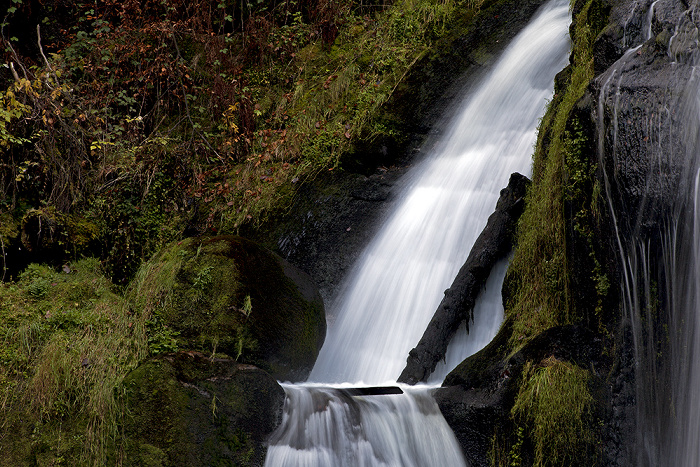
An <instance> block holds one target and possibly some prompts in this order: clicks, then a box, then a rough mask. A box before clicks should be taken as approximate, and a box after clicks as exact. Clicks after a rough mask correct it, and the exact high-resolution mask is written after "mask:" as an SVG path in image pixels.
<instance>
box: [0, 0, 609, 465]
mask: <svg viewBox="0 0 700 467" xmlns="http://www.w3.org/2000/svg"><path fill="white" fill-rule="evenodd" d="M481 3H482V2H481V1H478V0H476V1H475V0H395V1H394V2H393V4H389V3H384V2H376V1H374V0H369V1H366V0H363V1H359V2H357V1H340V0H314V1H312V2H301V1H299V0H296V1H295V0H285V1H282V0H258V1H256V2H232V1H230V0H197V1H194V2H192V1H184V0H167V1H166V0H152V1H148V2H122V1H116V0H106V1H103V2H97V3H89V2H81V1H79V0H71V1H63V0H60V1H59V0H44V1H39V0H13V1H12V4H11V6H10V7H8V9H7V10H6V12H0V13H3V14H2V18H3V19H2V23H1V24H0V29H1V31H0V32H2V38H1V40H2V52H1V53H2V54H3V63H4V66H3V68H2V69H0V152H1V154H0V249H1V250H2V256H1V258H2V263H3V264H2V266H3V267H2V278H3V279H2V280H3V281H5V280H10V279H12V280H14V282H0V337H1V338H2V339H3V345H2V346H1V347H0V359H1V361H2V364H1V365H0V450H1V451H2V452H3V456H2V457H3V459H1V460H0V465H23V464H25V463H26V460H27V459H32V462H34V463H37V464H43V463H53V464H57V465H59V464H67V465H104V464H105V462H106V460H107V458H108V457H109V456H111V454H110V452H111V453H114V452H115V450H117V447H118V443H119V436H120V434H119V432H118V428H119V427H120V426H121V423H122V419H121V417H122V415H123V401H122V396H123V394H124V393H123V389H124V388H123V386H122V381H123V379H124V378H125V376H126V375H127V373H128V372H129V371H130V370H131V369H133V368H134V367H135V366H136V365H137V364H138V363H139V362H142V361H143V360H144V359H145V358H146V357H147V356H148V355H157V354H162V353H167V352H171V351H174V350H177V349H180V348H188V349H189V348H196V349H198V350H200V351H202V352H206V353H207V354H210V355H212V356H213V355H215V354H216V353H217V352H218V353H226V354H228V355H229V356H231V357H233V358H235V359H239V360H240V361H246V362H255V363H258V362H260V361H262V357H261V355H262V354H261V353H260V352H262V350H261V345H262V347H264V346H265V344H266V343H261V342H259V341H258V339H257V338H256V337H255V336H254V335H255V332H256V330H255V329H254V319H253V316H254V315H255V312H256V311H257V310H259V306H260V305H259V298H260V297H259V295H258V296H256V294H255V293H254V292H251V291H249V290H244V287H242V285H241V284H242V279H241V276H240V275H239V272H240V271H239V270H238V269H237V267H238V263H237V261H234V260H231V261H228V260H227V259H225V258H224V259H222V261H223V262H222V263H217V264H214V265H213V264H210V263H208V262H206V261H204V260H203V258H204V255H205V254H217V252H216V251H208V250H207V249H211V248H216V245H204V246H202V244H201V243H197V242H196V241H193V240H185V241H184V243H178V242H181V241H182V239H183V238H185V237H188V236H190V235H193V234H201V233H235V232H237V231H238V230H239V229H241V228H242V227H243V226H247V225H253V226H256V225H259V224H260V223H262V222H264V221H265V220H266V219H267V218H268V217H269V216H272V215H274V214H276V213H279V212H281V211H284V209H285V208H286V207H287V206H288V205H289V204H290V202H291V200H292V199H293V197H294V194H295V191H296V189H297V188H298V187H299V185H300V184H302V183H303V182H304V181H305V180H308V179H312V178H314V177H316V176H317V175H318V174H320V173H323V172H324V171H333V170H335V171H337V170H342V168H343V164H344V163H346V161H347V160H348V158H349V155H351V154H352V152H353V151H355V150H356V148H357V147H359V146H358V145H360V144H361V143H366V142H367V141H371V140H373V139H375V138H382V137H391V138H395V139H401V138H402V137H404V135H402V134H401V129H400V128H397V127H394V126H392V124H391V123H390V122H388V121H387V120H386V119H381V118H379V117H378V115H379V114H380V112H381V111H382V110H383V106H384V105H385V104H386V103H387V102H388V101H389V99H390V98H391V97H392V95H393V93H394V92H395V91H396V90H397V88H398V87H399V86H400V85H401V84H402V80H404V79H405V77H406V76H407V74H408V73H409V72H410V71H411V69H412V66H414V65H415V64H416V63H417V62H418V61H419V60H420V59H421V58H422V57H423V56H424V55H425V54H426V53H427V52H428V51H429V50H430V47H431V46H432V45H433V44H434V43H435V41H436V40H438V39H440V38H441V37H442V36H443V35H444V34H446V31H449V27H450V25H451V22H452V21H453V20H454V17H455V15H456V14H457V12H458V11H459V10H460V9H464V8H474V9H477V8H479V7H480V6H481ZM579 3H581V5H582V8H579V9H577V15H576V23H575V28H574V31H575V34H574V36H573V52H574V53H573V63H572V65H571V67H570V69H569V70H568V71H569V75H568V76H567V77H566V83H565V86H561V89H560V91H561V92H560V93H559V94H558V95H557V96H555V98H554V100H553V101H552V102H551V103H550V106H549V109H548V112H547V114H546V115H545V117H544V118H543V120H542V123H541V128H540V132H539V140H538V144H537V148H536V154H535V161H534V167H533V179H534V180H533V181H534V183H533V185H532V188H531V191H530V193H529V194H528V204H527V209H526V211H525V213H524V214H523V217H522V220H521V222H520V225H519V229H518V247H517V250H516V253H515V257H514V259H513V262H512V264H511V268H510V271H509V274H508V282H509V289H510V290H512V291H513V293H512V294H511V296H510V300H509V302H508V303H507V304H506V305H507V306H506V313H507V316H508V318H509V320H508V322H509V323H511V325H512V329H513V331H512V334H511V335H510V341H509V343H508V347H509V349H510V350H511V351H515V350H517V349H518V348H521V347H522V346H523V345H525V343H527V342H528V341H529V340H530V339H531V338H532V337H534V336H535V335H537V334H538V333H540V332H541V331H543V330H545V329H547V328H550V327H552V326H555V325H559V324H566V323H576V322H581V321H586V322H587V323H589V324H590V323H591V322H592V321H595V324H596V325H598V326H599V327H600V329H599V330H603V326H604V319H602V318H601V316H602V314H603V303H604V301H605V297H606V296H607V294H608V289H609V282H608V279H607V277H606V275H605V272H604V269H603V267H602V266H601V262H600V259H598V258H599V256H598V253H596V249H595V245H593V243H592V241H591V235H592V233H591V232H592V222H594V221H595V218H596V215H597V214H596V213H597V211H598V210H597V204H596V203H597V195H595V193H596V188H595V186H594V183H593V181H592V180H593V166H592V164H591V160H590V157H589V156H590V154H589V153H588V152H589V151H590V140H589V134H588V133H587V129H586V128H585V122H582V121H581V119H580V118H578V116H577V115H576V111H575V107H576V102H577V101H578V100H579V99H580V98H581V97H582V96H583V95H584V92H585V89H586V86H587V85H588V83H589V81H590V79H591V78H592V77H593V58H592V42H593V40H594V38H595V37H596V35H597V34H598V32H599V31H600V28H602V26H603V23H604V18H605V8H604V7H603V5H602V3H603V2H600V1H598V0H587V1H585V2H583V1H582V2H579ZM581 5H579V6H581ZM37 25H39V26H38V27H37ZM598 190H599V187H598ZM591 193H593V195H592V196H591V195H590V194H591ZM565 225H573V226H574V227H573V229H574V230H575V232H576V235H577V236H578V237H577V238H578V240H577V241H583V242H584V243H585V244H586V245H588V248H589V250H590V264H589V267H588V269H586V272H585V273H586V274H588V278H587V279H589V280H590V281H592V283H593V284H594V285H593V288H594V290H595V296H596V298H595V313H596V319H597V321H596V320H592V318H591V317H590V316H589V315H588V314H587V310H586V309H585V307H582V306H581V304H580V303H579V302H578V301H577V300H576V299H575V297H574V292H573V289H574V286H573V285H572V284H574V282H575V281H576V278H575V277H574V275H575V274H574V273H573V272H572V269H573V266H572V265H571V264H569V263H568V262H567V261H568V260H567V251H568V249H569V248H570V247H571V242H572V235H571V233H570V232H568V231H567V230H566V229H565ZM37 226H42V228H37ZM581 239H582V240H581ZM165 245H170V246H169V247H168V248H163V247H164V246H165ZM11 246H12V247H13V248H12V251H17V248H14V247H18V246H22V247H23V248H24V249H25V251H26V250H29V253H30V254H31V255H33V256H31V255H30V256H28V257H27V258H25V259H26V261H32V260H37V259H41V261H48V262H50V263H51V264H50V265H42V266H39V265H36V264H32V265H30V266H29V267H28V268H27V269H26V270H25V271H24V272H20V270H21V269H22V267H21V266H23V265H24V262H22V261H19V262H18V263H17V264H18V265H19V266H17V264H14V263H11V262H10V261H9V260H7V259H6V258H8V256H6V253H5V252H6V251H10V247H11ZM156 252H158V253H157V255H156V256H155V257H154V258H153V260H152V261H150V262H148V263H146V264H143V263H144V260H146V259H148V258H150V257H151V256H152V255H153V254H154V253H156ZM86 255H87V256H95V257H96V258H97V259H79V258H81V257H83V256H86ZM229 259H230V258H229ZM217 268H222V269H217ZM224 269H225V271H224ZM222 283H226V284H227V285H230V286H231V287H230V289H228V288H227V289H225V290H226V293H228V295H229V296H228V298H225V297H223V296H222V295H215V294H209V293H208V291H210V290H212V289H217V290H221V289H222V287H221V285H222ZM115 284H116V285H117V286H115ZM129 284H130V285H129ZM183 284H185V285H187V287H185V286H183ZM224 295H226V294H224ZM173 303H177V305H178V306H177V307H173V306H171V305H172V304H173ZM182 303H186V304H187V306H185V307H182V306H180V305H182ZM224 309H226V310H228V311H230V309H235V310H237V311H238V314H234V315H233V316H234V317H235V319H233V321H231V322H224V321H216V320H217V319H219V318H220V317H221V316H224V315H225V314H220V313H218V312H219V311H221V310H224ZM226 316H228V317H229V318H231V316H232V315H230V314H229V315H226ZM221 319H224V318H221ZM273 324H274V323H273ZM313 324H314V323H313V322H312V321H307V322H305V323H301V324H299V326H298V328H297V329H295V330H294V332H295V333H297V334H295V336H296V340H297V341H298V342H299V343H300V344H301V345H302V346H305V347H308V348H311V347H312V346H314V345H316V341H315V338H314V335H313V333H311V332H309V329H311V328H313ZM270 327H271V328H274V326H270ZM212 330H213V331H212ZM209 331H211V332H209ZM270 370H271V371H273V370H277V371H280V372H281V371H284V368H279V367H277V368H276V369H275V368H272V367H271V368H270ZM589 378H590V374H589V373H588V371H587V370H583V369H581V368H579V367H576V366H575V365H572V364H570V363H567V362H564V361H560V360H556V359H553V358H550V359H545V360H543V361H540V362H527V363H526V367H525V370H524V372H523V376H522V378H521V380H520V388H519V391H518V394H517V397H516V401H515V405H514V407H513V410H512V412H511V421H512V423H513V425H514V426H515V427H516V428H515V430H514V431H513V433H511V434H510V435H507V434H505V435H504V437H503V438H498V437H497V438H496V439H495V444H494V446H499V445H500V446H507V449H505V450H504V451H503V452H506V453H508V458H507V459H501V460H502V462H500V461H499V462H500V463H501V464H504V463H507V464H511V465H520V463H521V460H522V456H523V455H525V453H526V451H527V449H528V448H531V449H532V451H533V452H534V456H535V457H534V462H535V464H536V465H547V464H548V463H549V464H556V463H557V462H559V461H560V462H559V463H560V464H561V463H562V462H568V460H571V459H575V457H574V456H575V455H576V454H577V453H580V452H581V451H582V450H583V451H586V450H589V448H590V445H591V443H592V442H593V441H592V439H593V438H592V431H591V430H592V425H593V423H594V420H593V416H592V415H591V414H592V411H591V404H592V402H591V401H592V398H591V396H590V392H589V390H588V381H589ZM20 437H21V438H22V439H23V440H29V442H19V441H18V439H19V438H20ZM140 455H141V456H146V454H145V453H144V452H141V454H140ZM162 455H163V453H162V452H160V451H157V452H156V451H154V454H153V457H154V458H158V457H159V456H162ZM112 460H114V461H115V462H116V463H119V462H121V460H120V459H119V456H117V458H116V459H114V458H110V461H112ZM153 462H156V461H153Z"/></svg>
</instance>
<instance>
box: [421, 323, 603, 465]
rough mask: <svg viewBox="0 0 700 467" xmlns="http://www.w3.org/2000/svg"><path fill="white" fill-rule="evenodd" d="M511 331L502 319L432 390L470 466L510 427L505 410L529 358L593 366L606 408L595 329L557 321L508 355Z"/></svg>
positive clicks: (482, 461) (481, 461)
mask: <svg viewBox="0 0 700 467" xmlns="http://www.w3.org/2000/svg"><path fill="white" fill-rule="evenodd" d="M511 332H512V322H511V321H510V320H507V321H506V322H505V323H504V324H503V326H502V327H501V329H500V331H499V332H498V334H497V335H496V337H495V338H494V339H493V341H491V343H489V344H488V345H487V346H486V347H484V348H483V349H482V350H481V351H479V352H477V353H476V354H474V355H472V356H471V357H469V358H467V359H466V360H464V362H462V363H461V364H460V365H459V366H457V368H455V369H454V370H453V371H452V372H451V373H450V374H449V375H447V377H446V378H445V382H444V383H443V387H442V388H440V389H438V390H437V391H436V392H435V394H434V396H435V400H436V401H437V403H438V406H439V407H440V410H441V412H442V414H443V415H444V417H445V420H447V423H448V424H449V425H450V427H451V428H452V429H453V430H454V432H455V436H456V437H457V440H458V441H459V443H460V446H461V447H462V450H463V451H464V454H465V456H466V457H467V460H468V461H469V462H470V464H471V465H472V466H486V465H489V462H488V452H489V450H490V449H491V447H492V441H493V436H494V434H495V433H497V432H498V433H504V432H507V431H508V430H511V429H512V428H513V427H512V425H511V424H510V423H511V422H510V411H511V408H512V407H513V403H514V400H515V397H516V395H517V392H518V389H519V384H520V376H521V374H522V371H523V367H524V365H525V363H526V362H528V361H530V362H534V363H539V362H541V361H542V360H544V359H545V358H548V357H554V358H556V359H558V360H562V361H567V362H570V363H573V364H576V365H578V366H580V367H582V368H585V369H588V370H592V373H593V374H594V376H595V377H596V379H597V382H596V383H595V386H597V388H598V389H599V391H602V394H597V400H598V401H599V405H601V406H602V407H601V410H606V409H605V405H606V404H607V399H608V395H607V393H605V386H604V385H603V384H602V376H601V375H598V374H597V372H596V370H595V368H602V367H605V365H607V362H606V361H604V359H603V357H601V351H602V341H601V339H600V338H599V337H598V336H597V335H595V334H594V333H592V332H591V331H589V330H588V329H586V328H584V327H582V326H574V325H568V326H557V327H554V328H550V329H548V330H546V331H544V332H542V333H541V334H539V335H537V336H536V337H535V338H533V339H532V340H531V341H530V342H529V343H528V344H527V345H525V347H523V348H522V349H521V350H520V351H519V352H516V353H515V354H513V355H512V356H508V351H509V350H508V339H509V337H510V334H511Z"/></svg>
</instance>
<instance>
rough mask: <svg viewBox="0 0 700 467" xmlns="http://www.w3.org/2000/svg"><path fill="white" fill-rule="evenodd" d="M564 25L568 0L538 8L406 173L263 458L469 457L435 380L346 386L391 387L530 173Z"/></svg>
mask: <svg viewBox="0 0 700 467" xmlns="http://www.w3.org/2000/svg"><path fill="white" fill-rule="evenodd" d="M569 22H570V16H569V2H568V0H550V2H549V3H548V4H547V5H545V6H544V7H542V9H541V10H540V11H539V12H538V14H537V15H536V17H535V18H534V19H533V20H532V21H531V23H530V24H529V25H528V26H527V27H526V28H525V29H524V30H523V31H522V32H521V33H520V34H519V35H518V36H517V37H516V38H515V39H514V41H513V42H512V44H510V45H509V46H508V48H507V49H506V50H505V52H504V53H503V55H502V57H501V58H500V59H499V60H498V62H497V63H496V65H495V66H494V68H493V70H492V71H491V72H490V73H489V74H488V76H487V77H486V78H485V79H484V80H483V82H482V83H481V85H480V86H478V88H477V90H476V91H475V92H474V93H473V94H471V95H469V96H467V97H466V98H465V100H464V102H463V104H462V105H461V111H460V112H459V114H458V115H456V116H455V117H454V119H453V122H452V123H451V125H450V128H449V130H448V131H447V132H446V137H445V139H444V141H443V142H442V143H440V144H438V145H436V147H435V148H434V149H433V150H431V151H430V153H429V154H428V155H427V157H426V158H425V160H423V161H422V162H421V163H420V164H418V165H417V166H416V167H415V168H414V169H413V170H412V172H411V173H410V174H408V175H407V177H409V180H410V183H408V184H407V186H406V187H405V189H404V191H403V193H402V194H401V196H400V199H401V201H400V202H398V207H397V208H396V210H395V212H394V213H393V215H391V216H390V217H389V218H388V219H387V221H386V224H385V225H384V226H383V228H382V229H381V231H380V233H379V234H378V235H377V237H376V239H375V240H374V241H373V242H372V244H371V245H370V246H369V247H368V249H367V250H366V252H365V253H364V254H363V256H362V257H361V259H360V260H359V262H358V265H357V266H356V267H355V269H354V271H353V272H352V273H351V275H350V277H349V278H348V280H347V283H346V285H345V286H344V288H343V291H342V293H341V295H340V297H339V299H338V300H337V302H336V303H335V304H334V305H333V306H332V307H331V311H330V313H331V315H332V319H331V320H329V321H330V325H329V331H328V334H327V337H326V343H325V345H324V347H323V349H322V350H321V353H320V355H319V358H318V360H317V363H316V366H315V367H314V369H313V370H312V372H311V376H310V378H309V380H310V381H311V382H310V383H305V384H298V385H284V388H285V391H286V393H287V399H286V402H285V409H284V416H283V422H282V425H281V426H280V428H279V429H278V430H277V431H276V432H275V434H274V435H273V437H272V439H271V441H270V447H269V450H268V455H267V459H266V465H267V466H270V467H273V466H274V467H279V466H309V467H311V466H375V465H376V466H416V467H424V466H436V467H438V466H439V467H443V466H450V467H452V466H460V465H465V460H464V458H463V456H462V454H461V451H460V448H459V446H458V444H457V442H456V440H455V438H454V434H453V433H452V431H451V430H450V428H449V427H448V426H447V423H446V422H445V420H444V418H443V417H442V415H441V414H440V411H439V409H438V407H437V404H436V403H435V401H434V400H433V398H432V396H431V395H430V389H431V386H418V387H410V386H409V387H403V386H402V389H403V391H404V394H403V395H391V396H389V395H387V396H371V397H357V396H350V395H348V394H347V392H346V391H344V389H343V388H344V387H348V386H349V385H352V386H357V385H362V384H371V385H378V384H383V383H387V382H391V384H395V383H394V382H395V380H396V378H397V377H398V376H399V374H400V372H401V370H402V368H403V366H404V365H405V363H406V357H407V356H408V352H409V350H410V349H411V348H412V347H413V346H414V345H416V343H417V342H418V340H419V339H420V337H421V335H422V333H423V331H424V330H425V327H426V326H427V324H428V322H429V321H430V319H431V317H432V314H433V312H434V311H435V309H436V308H437V306H438V304H439V303H440V300H441V298H442V295H443V291H444V290H445V289H446V288H447V287H449V285H450V284H451V282H452V280H453V279H454V277H455V275H456V274H457V271H458V270H459V268H460V266H461V265H462V263H463V262H464V260H465V259H466V258H467V256H468V254H469V251H470V249H471V246H472V244H473V243H474V241H475V240H476V238H477V236H478V234H479V233H480V232H481V230H482V229H483V227H484V226H485V225H486V221H487V218H488V216H489V215H490V214H491V212H493V209H494V207H495V205H496V201H497V200H498V196H499V191H500V189H501V188H503V187H504V186H506V184H507V182H508V178H509V176H510V174H511V173H512V172H516V171H518V172H521V173H529V171H530V161H531V154H532V149H533V146H534V142H535V138H536V130H537V124H538V119H539V117H540V116H541V115H542V114H543V113H544V110H545V106H546V103H547V99H549V98H551V95H552V88H553V81H554V76H555V74H556V73H557V72H558V71H559V70H561V69H562V68H563V67H564V66H565V65H566V63H567V58H568V53H569V39H568V25H569ZM505 269H506V262H503V263H502V264H501V265H499V266H498V267H496V268H495V270H494V271H493V272H492V274H491V276H492V277H491V279H490V280H489V282H490V284H489V285H488V286H487V287H488V288H489V289H490V292H489V293H487V294H482V299H481V303H480V304H477V308H476V309H475V323H474V325H473V326H472V327H471V333H470V335H469V336H467V335H466V333H458V335H457V336H456V337H455V339H453V343H452V344H451V347H450V349H449V350H448V356H447V359H446V362H445V365H442V367H441V368H439V369H438V370H437V372H436V374H434V375H433V381H434V382H436V383H439V382H440V381H441V380H442V379H443V378H444V376H445V374H447V372H448V371H450V370H451V369H452V368H453V367H454V366H455V365H456V364H457V363H459V362H460V361H462V360H463V359H464V358H465V357H467V356H468V355H470V354H471V353H473V352H475V351H477V350H479V349H480V348H481V347H482V346H483V345H484V344H486V343H487V342H489V341H490V340H491V339H492V338H493V336H494V335H495V334H496V332H497V330H498V327H499V325H500V322H501V320H502V314H503V310H502V305H501V304H500V290H499V289H500V283H501V282H502V280H503V275H504V274H505ZM485 298H486V300H490V302H491V303H494V302H495V309H485V308H491V305H488V302H487V301H485ZM480 307H481V309H480ZM432 388H434V386H432Z"/></svg>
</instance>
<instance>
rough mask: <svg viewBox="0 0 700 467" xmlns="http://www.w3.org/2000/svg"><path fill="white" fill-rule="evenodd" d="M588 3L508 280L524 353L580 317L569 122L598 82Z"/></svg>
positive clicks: (536, 167) (541, 143)
mask: <svg viewBox="0 0 700 467" xmlns="http://www.w3.org/2000/svg"><path fill="white" fill-rule="evenodd" d="M593 3H594V2H593V1H589V2H588V3H587V4H586V6H585V7H584V8H583V10H582V11H581V12H580V13H579V14H578V15H577V17H576V23H577V24H576V35H575V37H574V38H573V62H572V65H571V66H572V69H571V78H570V83H569V85H568V86H567V87H566V90H565V92H564V95H563V96H560V97H557V98H555V99H554V100H553V101H552V102H551V103H550V106H549V108H548V110H547V113H546V114H545V116H544V118H543V120H542V122H541V124H540V130H539V132H538V141H537V146H536V149H535V156H534V163H533V183H532V185H531V187H530V190H529V192H528V195H527V204H526V208H525V211H524V213H523V215H522V217H521V219H520V222H519V225H518V230H517V247H516V250H515V254H514V257H513V261H512V262H511V265H510V269H509V272H508V275H509V276H510V278H511V279H512V278H517V279H515V280H517V286H516V291H515V295H514V296H513V297H512V298H511V301H510V303H507V304H506V312H507V314H508V316H512V317H514V318H515V321H514V325H513V335H512V337H511V348H514V349H515V348H519V347H520V346H522V345H524V344H525V343H526V342H527V341H528V340H529V339H530V338H532V337H534V336H536V335H537V334H539V333H540V332H542V331H544V330H545V329H548V328H550V327H553V326H556V325H561V324H571V323H574V322H576V321H577V320H578V319H580V318H581V317H579V316H576V313H575V312H574V311H573V306H572V303H571V300H570V295H571V293H570V289H569V288H570V286H571V284H570V278H569V274H570V273H569V270H568V268H569V266H568V264H567V260H566V252H567V245H566V232H565V225H566V222H565V217H564V195H565V186H566V183H567V182H566V180H565V160H566V152H567V148H568V147H570V146H571V141H569V140H570V134H568V133H567V131H566V128H567V121H568V119H569V118H570V115H571V112H572V110H573V108H574V106H575V104H576V102H577V101H578V100H579V99H580V98H581V97H582V96H583V94H584V92H585V90H586V86H587V85H588V83H589V81H590V80H591V79H592V78H593V55H592V41H593V40H594V38H595V34H594V33H593V32H592V31H591V28H590V26H589V25H588V14H589V10H590V8H591V5H592V4H593Z"/></svg>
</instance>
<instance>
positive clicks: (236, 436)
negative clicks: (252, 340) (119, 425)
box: [121, 352, 284, 467]
mask: <svg viewBox="0 0 700 467" xmlns="http://www.w3.org/2000/svg"><path fill="white" fill-rule="evenodd" d="M123 390H124V394H125V399H126V407H127V410H126V413H125V416H124V419H123V433H124V440H123V445H122V447H121V448H122V449H121V451H122V453H123V457H124V459H123V460H124V465H125V466H148V467H156V466H158V467H166V466H181V465H187V466H195V467H196V466H218V465H222V466H223V465H262V463H263V461H264V458H265V453H266V446H265V445H264V442H265V440H266V439H267V437H268V436H269V435H270V433H272V431H274V429H275V428H276V427H277V425H278V424H279V422H280V420H281V417H280V415H281V411H282V406H283V404H284V391H283V390H282V388H281V387H280V386H279V385H278V384H277V382H276V381H275V380H274V379H273V378H272V377H271V376H270V375H269V374H267V373H266V372H264V371H262V370H260V369H259V368H256V367H253V366H251V365H244V364H239V363H237V362H235V361H234V360H233V359H229V358H209V357H208V356H206V355H204V354H202V353H199V352H177V353H171V354H164V355H159V356H157V357H153V358H151V359H149V360H147V361H146V362H144V363H143V364H141V365H140V366H139V367H138V368H136V369H135V370H134V371H132V372H131V373H130V374H129V375H128V376H127V377H126V379H125V380H124V385H123Z"/></svg>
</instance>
